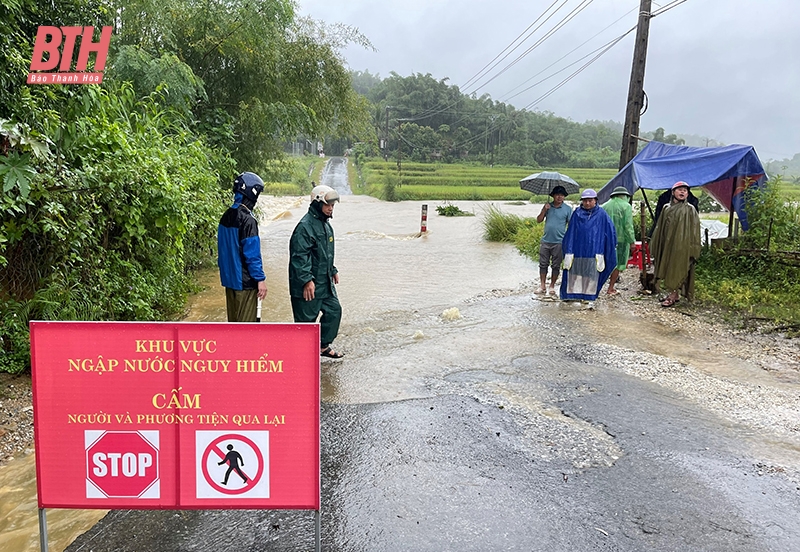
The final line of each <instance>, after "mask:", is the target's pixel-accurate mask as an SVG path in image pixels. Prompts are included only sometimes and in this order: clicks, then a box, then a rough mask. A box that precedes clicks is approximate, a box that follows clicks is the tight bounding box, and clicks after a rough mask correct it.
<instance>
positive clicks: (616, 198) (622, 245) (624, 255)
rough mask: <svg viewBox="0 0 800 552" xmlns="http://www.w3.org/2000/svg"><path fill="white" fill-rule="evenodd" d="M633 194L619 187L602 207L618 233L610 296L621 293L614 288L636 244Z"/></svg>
mask: <svg viewBox="0 0 800 552" xmlns="http://www.w3.org/2000/svg"><path fill="white" fill-rule="evenodd" d="M630 200H631V194H630V192H628V190H627V188H625V186H617V187H616V188H614V189H613V190H612V191H611V199H609V200H608V201H606V202H605V203H603V204H602V205H601V207H602V208H603V210H604V211H605V212H606V213H608V216H609V217H611V221H612V222H613V223H614V229H615V230H616V231H617V266H616V267H614V271H613V272H612V273H611V277H610V278H609V280H608V292H607V293H608V295H617V294H618V293H619V292H618V291H617V290H616V288H615V287H614V286H615V285H616V283H617V280H618V279H619V273H620V272H622V271H623V270H625V269H626V268H627V266H628V258H629V257H630V254H631V251H632V250H633V244H634V243H635V242H636V236H635V235H634V231H633V211H632V210H631V204H630Z"/></svg>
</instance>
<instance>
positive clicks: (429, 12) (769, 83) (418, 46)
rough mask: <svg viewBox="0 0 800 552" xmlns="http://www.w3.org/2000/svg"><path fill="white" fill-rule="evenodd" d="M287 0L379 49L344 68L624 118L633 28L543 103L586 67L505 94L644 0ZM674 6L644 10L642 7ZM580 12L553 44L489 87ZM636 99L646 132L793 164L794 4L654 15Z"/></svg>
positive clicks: (744, 1) (703, 6)
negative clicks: (660, 131)
mask: <svg viewBox="0 0 800 552" xmlns="http://www.w3.org/2000/svg"><path fill="white" fill-rule="evenodd" d="M297 1H298V2H299V4H300V13H301V14H302V15H310V16H312V17H313V18H315V19H320V20H322V21H326V22H328V23H346V24H348V25H352V26H355V27H357V28H358V29H359V30H360V31H361V32H362V33H363V34H364V35H366V36H367V38H369V40H370V41H371V42H372V44H373V45H374V46H375V48H376V49H377V51H376V52H372V51H369V50H365V49H363V48H360V47H348V48H347V49H346V50H345V51H344V52H343V53H344V56H345V58H346V59H347V62H348V65H349V66H350V68H351V69H354V70H360V71H364V70H369V71H370V72H371V73H373V74H376V73H377V74H379V75H380V76H381V77H384V78H385V77H387V76H389V73H390V72H391V71H394V72H396V73H398V74H399V75H401V76H408V75H410V74H413V73H422V74H426V73H430V74H431V76H433V77H434V78H436V79H437V80H438V79H443V78H449V83H450V84H454V85H457V86H459V88H461V90H462V92H472V91H476V92H477V94H478V95H479V96H480V95H482V94H485V93H488V94H490V95H491V96H492V98H493V99H494V100H498V101H503V102H506V103H510V104H511V105H514V106H515V107H516V108H518V109H522V108H528V109H534V110H541V111H552V112H553V113H555V114H556V115H559V116H562V117H568V118H570V119H572V120H574V121H577V122H584V121H586V120H587V119H599V120H614V121H619V122H623V121H624V119H625V104H626V101H627V95H628V83H629V80H630V72H631V61H632V56H633V46H634V37H635V31H634V32H631V33H630V34H629V35H627V36H626V37H625V38H623V39H622V40H621V41H620V42H619V43H618V44H617V45H616V46H614V47H613V48H612V49H611V50H609V51H608V52H607V53H606V54H604V55H603V56H602V57H600V58H599V59H598V60H597V61H595V62H594V63H592V64H591V65H590V66H589V67H587V68H586V69H585V70H583V71H582V72H581V73H580V74H578V75H577V76H575V77H574V78H573V79H572V80H570V81H569V82H567V83H566V84H565V85H564V86H562V87H561V88H559V89H558V90H555V91H554V92H552V94H551V95H549V97H547V98H545V99H541V98H542V96H543V95H546V94H547V93H548V92H551V91H552V90H553V88H554V87H556V86H557V85H558V84H559V83H560V82H561V81H562V80H564V79H565V78H567V77H569V75H571V74H572V73H573V72H574V71H575V70H576V69H578V68H580V67H581V66H582V65H584V64H585V63H586V62H587V61H589V59H591V57H594V56H590V57H587V58H586V59H584V60H583V61H580V62H578V63H576V64H575V65H573V66H572V67H570V68H568V69H566V70H564V71H563V72H561V73H558V75H556V76H554V77H552V78H550V79H549V80H546V81H545V82H543V83H541V84H538V85H537V86H535V87H534V88H532V89H530V90H528V91H525V92H523V93H521V94H519V95H517V96H515V97H511V96H512V95H513V94H514V93H517V92H519V91H520V90H521V89H523V88H526V87H529V86H531V85H532V84H535V83H536V82H537V81H539V80H541V79H542V78H544V77H547V76H549V75H551V74H552V73H554V72H556V71H558V70H561V69H564V68H565V67H566V66H567V65H569V64H571V63H573V62H576V61H577V60H578V59H579V58H581V57H583V56H587V55H588V54H590V52H592V51H594V50H596V49H598V48H601V47H602V46H603V45H605V44H607V43H609V42H610V41H612V40H614V39H615V38H617V37H619V36H620V35H622V34H623V33H625V32H626V31H628V30H629V29H630V28H632V27H635V26H636V23H637V18H638V15H637V14H638V8H639V3H640V0H594V1H593V2H592V1H591V0H555V4H554V0H297ZM671 1H672V0H660V1H659V2H653V8H652V10H653V11H656V10H657V9H658V8H659V7H660V6H666V5H668V4H670V3H671ZM586 2H590V3H589V4H588V6H587V7H585V9H583V10H582V11H580V12H579V13H578V14H577V15H576V16H575V17H574V18H573V19H571V20H570V21H568V22H567V23H565V24H564V25H563V27H562V28H561V29H559V30H558V31H557V32H555V34H553V35H552V36H551V37H549V38H547V39H546V40H544V41H543V42H542V43H541V45H540V46H538V47H536V48H535V49H533V50H532V51H531V52H530V53H529V54H527V55H526V56H525V57H523V58H522V59H521V60H520V61H518V62H517V63H516V64H514V65H513V66H511V67H509V68H508V69H506V70H505V72H504V73H502V74H501V75H500V76H498V77H496V78H495V79H494V80H492V81H491V82H486V81H487V80H488V79H489V78H491V77H493V76H495V75H496V74H497V73H499V72H500V70H501V69H503V68H505V67H506V66H508V65H509V64H510V63H511V62H512V61H513V60H515V59H516V58H517V57H518V56H519V55H520V54H522V53H523V52H524V51H525V50H527V49H528V48H530V47H531V46H533V45H534V43H535V42H536V41H538V40H539V39H542V38H543V37H545V35H546V34H548V33H549V32H550V31H552V30H553V29H554V27H556V26H558V25H559V22H561V21H562V20H563V19H564V18H565V17H566V16H568V14H569V13H570V12H571V11H573V9H575V8H578V7H579V6H581V5H582V4H586ZM562 4H563V5H564V7H562V8H561V9H560V10H559V11H555V10H556V8H557V7H558V6H560V5H562ZM551 6H554V7H552V8H551ZM548 8H551V9H549V10H548ZM554 12H555V14H554V15H552V17H551V18H550V19H549V20H548V21H547V22H545V23H543V25H542V26H541V28H539V29H538V30H536V31H535V32H534V34H533V35H532V36H531V38H529V39H528V40H526V41H525V42H523V43H522V44H521V46H519V47H518V48H517V49H516V50H515V51H514V52H513V53H511V55H509V56H508V57H507V58H506V59H505V60H504V61H502V62H501V63H500V64H499V65H498V66H497V68H496V69H494V70H493V71H491V72H490V73H489V74H488V76H487V77H486V78H482V79H480V80H478V81H477V83H475V84H472V83H469V81H470V79H472V78H473V77H474V76H476V75H477V74H478V73H479V72H480V71H481V70H482V69H483V68H484V67H486V66H487V64H490V62H492V60H493V59H494V58H495V57H496V56H497V55H498V54H501V53H502V52H503V51H504V50H505V49H506V48H507V47H508V46H509V45H510V44H511V43H512V41H514V39H516V38H517V37H519V36H520V35H522V36H523V37H524V36H525V35H527V34H528V33H529V32H530V31H532V30H534V29H535V26H534V27H532V28H531V29H529V30H528V31H527V32H526V29H528V27H529V26H530V25H531V24H532V23H534V21H536V20H537V19H538V18H540V16H542V15H543V14H547V15H550V14H553V13H554ZM547 15H545V16H544V17H547ZM540 22H541V20H540ZM615 22H616V23H615ZM598 33H600V34H599V35H598ZM595 35H597V36H595ZM592 37H594V38H592ZM588 39H591V40H590V41H589V42H588V43H586V44H583V43H584V42H585V41H586V40H588ZM518 43H519V41H517V42H516V43H515V44H518ZM582 44H583V45H582ZM576 47H578V49H577V50H576V51H575V52H574V53H572V54H570V55H569V56H568V57H567V58H565V59H564V60H562V61H560V62H558V63H557V64H556V65H554V66H553V67H552V68H550V69H547V68H548V66H550V65H551V64H552V63H554V62H557V60H559V58H561V57H562V56H564V55H565V54H569V52H571V51H572V50H573V49H575V48H576ZM540 72H542V73H541V74H540V75H539V76H538V77H534V78H533V79H532V80H529V79H531V77H533V76H534V75H536V74H537V73H540ZM526 81H527V82H526ZM523 83H524V84H523ZM465 84H466V85H467V86H464V85H465ZM645 92H646V93H647V95H648V98H649V108H648V110H647V112H646V113H645V114H644V115H643V116H642V120H641V125H640V128H641V129H642V131H643V132H644V131H652V130H655V129H656V128H658V127H663V128H664V129H665V130H666V133H667V134H670V133H677V134H697V135H702V136H706V137H708V138H711V139H715V140H718V141H720V142H723V143H725V144H734V143H739V144H749V145H753V146H755V148H756V152H757V153H758V154H759V156H760V157H761V158H762V160H764V161H766V160H769V159H783V158H788V157H792V156H793V155H794V154H795V153H800V0H687V1H686V2H684V3H682V4H679V5H677V6H675V7H674V8H672V9H670V10H668V11H666V12H664V13H663V14H661V15H658V16H657V17H654V18H653V19H652V20H651V22H650V39H649V47H648V53H647V70H646V74H645Z"/></svg>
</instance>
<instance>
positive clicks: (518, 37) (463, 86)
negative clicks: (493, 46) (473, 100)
mask: <svg viewBox="0 0 800 552" xmlns="http://www.w3.org/2000/svg"><path fill="white" fill-rule="evenodd" d="M558 2H559V0H555V1H554V2H553V3H552V4H550V7H548V8H547V9H546V10H545V11H544V12H542V15H540V16H539V17H537V18H536V20H534V22H533V23H531V24H530V25H528V27H527V28H526V29H525V30H524V31H522V32H521V33H520V34H519V35H517V38H515V39H514V40H512V41H511V43H510V44H509V45H508V46H506V47H505V48H504V49H503V51H502V52H500V53H499V54H497V55H496V56H495V57H494V59H493V60H492V61H490V62H489V63H487V64H486V65H484V66H483V69H481V70H480V71H478V72H477V73H476V74H475V75H473V76H472V78H470V79H469V80H468V81H467V82H465V83H464V84H463V85H461V88H466V87H467V86H469V85H470V84H471V83H473V82H476V81H477V80H478V79H479V78H481V77H482V76H483V73H484V72H487V71H489V70H491V69H493V68H494V67H495V66H496V64H495V65H492V64H493V63H494V62H495V61H497V58H499V57H500V56H502V55H503V54H504V53H505V52H506V50H508V49H509V48H511V46H512V45H514V43H515V42H517V41H518V40H519V39H520V37H521V36H522V35H523V34H525V33H527V32H528V30H529V29H530V28H531V27H533V26H534V25H536V23H538V21H539V20H540V19H541V18H542V17H544V16H545V14H546V13H547V12H548V11H550V10H551V9H552V8H553V6H555V5H556V4H557V3H558ZM567 2H569V0H564V2H563V3H562V4H561V5H560V6H559V7H558V8H557V9H556V10H555V11H554V12H553V13H552V14H550V15H549V16H548V17H547V19H545V20H544V21H542V25H544V24H545V23H546V22H547V21H548V20H549V19H550V18H551V17H552V16H553V15H555V14H556V13H557V12H558V11H559V10H560V9H561V8H563V7H564V5H565V4H566V3H567ZM542 25H539V26H538V27H536V28H535V29H534V30H532V31H531V32H530V33H528V35H527V36H526V37H525V38H524V39H522V41H520V43H519V44H517V45H516V46H514V48H512V49H511V51H509V52H508V54H506V55H505V56H503V58H502V59H500V60H499V61H497V63H500V61H503V59H505V58H506V57H508V56H509V55H510V54H511V52H513V51H514V50H516V49H517V48H519V47H520V46H521V45H522V43H524V42H525V41H526V40H528V39H529V38H530V37H531V35H532V34H533V33H535V32H536V31H538V30H539V29H540V28H541V26H542ZM490 65H492V67H489V66H490Z"/></svg>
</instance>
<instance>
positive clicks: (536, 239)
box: [514, 219, 544, 262]
mask: <svg viewBox="0 0 800 552" xmlns="http://www.w3.org/2000/svg"><path fill="white" fill-rule="evenodd" d="M543 235H544V223H542V224H539V223H537V222H536V219H525V221H524V222H523V224H522V226H521V227H520V228H519V229H517V233H516V234H515V235H514V245H515V246H516V247H517V250H518V251H519V253H520V255H523V256H525V257H528V258H529V259H530V260H532V261H534V262H538V260H539V244H540V243H541V241H542V236H543Z"/></svg>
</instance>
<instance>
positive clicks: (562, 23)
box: [474, 0, 594, 91]
mask: <svg viewBox="0 0 800 552" xmlns="http://www.w3.org/2000/svg"><path fill="white" fill-rule="evenodd" d="M592 2H594V0H582V2H581V4H580V5H579V6H578V7H577V8H575V9H573V10H572V11H571V12H570V13H569V14H567V16H566V17H564V19H562V20H561V21H559V22H558V23H557V24H556V26H555V27H553V28H552V29H551V30H549V31H548V32H547V33H546V34H545V35H544V36H543V37H542V38H540V39H539V40H537V41H536V42H535V43H534V44H533V46H531V47H530V48H528V49H527V50H525V51H524V52H523V53H522V54H520V55H519V56H517V58H516V59H515V60H514V61H512V62H511V63H509V64H508V65H506V66H505V67H504V68H503V69H501V70H500V72H499V73H497V74H496V75H495V76H493V77H492V78H491V79H489V80H487V81H486V82H484V83H483V84H481V85H480V87H478V88H476V89H475V90H474V91H477V90H479V89H480V88H483V87H484V86H486V85H487V84H489V83H490V82H492V81H493V80H494V79H496V78H497V77H499V76H500V75H502V74H503V73H505V72H506V71H507V70H509V69H510V68H511V67H513V66H514V65H516V64H517V63H518V62H520V61H521V60H522V59H523V58H524V57H525V56H527V55H528V54H530V53H531V52H532V51H533V50H535V49H536V48H538V47H539V46H541V45H542V43H544V41H546V40H547V39H548V38H550V37H551V36H553V35H554V34H555V33H557V32H558V31H559V30H561V29H562V28H563V27H564V26H565V25H566V24H567V23H569V22H570V21H572V19H574V18H575V17H576V16H577V15H578V14H579V13H580V12H582V11H583V10H584V9H586V8H587V7H588V6H589V5H590V4H591V3H592ZM509 53H510V52H509ZM504 59H505V58H504Z"/></svg>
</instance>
